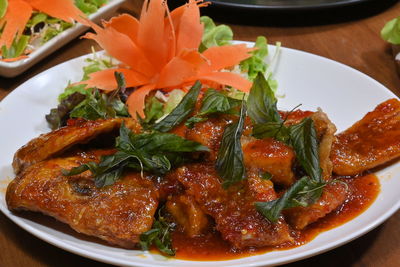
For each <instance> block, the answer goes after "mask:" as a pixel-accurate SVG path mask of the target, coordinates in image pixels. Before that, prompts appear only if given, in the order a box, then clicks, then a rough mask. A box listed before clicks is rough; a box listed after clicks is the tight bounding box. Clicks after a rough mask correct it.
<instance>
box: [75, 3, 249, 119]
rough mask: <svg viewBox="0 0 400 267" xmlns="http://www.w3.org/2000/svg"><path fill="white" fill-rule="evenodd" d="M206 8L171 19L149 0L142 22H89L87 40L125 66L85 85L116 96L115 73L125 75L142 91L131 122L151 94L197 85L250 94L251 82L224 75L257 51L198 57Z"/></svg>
mask: <svg viewBox="0 0 400 267" xmlns="http://www.w3.org/2000/svg"><path fill="white" fill-rule="evenodd" d="M204 5H205V4H204V3H202V1H201V0H200V1H195V0H189V2H188V3H187V4H185V5H183V6H180V7H178V8H177V9H175V10H173V11H172V12H171V13H170V12H169V10H168V7H167V5H166V3H165V1H163V0H151V1H148V0H146V1H145V2H144V5H143V8H142V12H141V15H140V20H137V19H136V18H134V17H132V16H130V15H128V14H122V15H120V16H117V17H114V18H112V19H111V20H110V21H108V22H103V27H100V26H97V25H96V24H94V23H92V22H90V21H88V24H89V25H90V26H91V27H92V28H93V29H94V31H95V33H88V34H86V35H85V36H84V37H85V38H89V39H93V40H95V41H96V42H97V43H98V44H99V45H100V46H101V47H102V48H103V49H104V50H105V51H106V52H107V53H108V54H109V55H111V56H112V57H114V58H116V59H117V60H119V61H120V62H121V65H120V67H119V68H118V69H107V70H102V71H98V72H95V73H93V74H91V75H90V76H89V79H88V80H86V81H84V82H81V83H83V84H86V85H87V87H97V88H99V89H102V90H106V91H112V90H115V89H116V88H117V83H116V81H115V79H114V72H115V71H118V72H122V73H124V75H125V78H126V85H127V86H128V87H137V89H136V90H135V91H133V93H132V94H131V95H130V96H129V98H128V100H127V105H128V109H129V113H130V114H131V115H132V117H136V114H139V115H140V116H143V115H144V114H143V107H144V101H145V98H146V96H147V95H148V94H149V93H150V92H151V91H152V90H156V89H163V90H165V91H169V90H172V89H175V88H183V87H185V86H187V85H191V84H193V83H194V82H195V81H196V80H200V81H201V82H202V83H203V84H209V85H211V84H212V85H215V84H219V85H228V86H232V87H234V88H237V89H239V90H241V91H244V92H248V90H249V89H250V87H251V84H252V83H251V82H250V81H248V80H247V79H245V78H243V77H242V76H240V75H239V74H235V73H232V72H227V71H223V70H224V69H226V68H228V67H232V66H235V65H237V64H239V63H240V62H241V61H243V60H244V59H246V58H248V57H250V56H251V55H250V54H249V52H250V51H252V48H247V46H246V45H244V44H239V45H226V46H216V47H211V48H209V49H207V50H205V51H204V52H203V53H200V52H199V51H198V48H199V45H200V44H201V40H202V36H203V25H202V24H201V22H200V10H199V7H201V6H204Z"/></svg>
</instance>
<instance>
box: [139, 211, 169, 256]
mask: <svg viewBox="0 0 400 267" xmlns="http://www.w3.org/2000/svg"><path fill="white" fill-rule="evenodd" d="M161 210H162V208H161V209H160V210H159V212H158V216H157V218H156V220H155V221H154V223H153V226H152V228H151V229H150V230H149V231H147V232H144V233H142V234H141V235H140V242H139V244H140V246H141V247H142V250H149V248H150V247H151V245H153V244H154V245H156V247H157V248H158V249H159V250H160V251H161V252H162V253H164V254H167V255H169V256H174V255H175V250H174V249H173V248H172V240H171V231H172V230H173V229H174V228H175V226H176V225H175V224H174V223H173V222H168V221H167V220H166V219H165V218H164V217H163V216H162V215H161Z"/></svg>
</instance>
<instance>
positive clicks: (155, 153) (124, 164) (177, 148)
mask: <svg viewBox="0 0 400 267" xmlns="http://www.w3.org/2000/svg"><path fill="white" fill-rule="evenodd" d="M116 148H117V150H118V151H117V152H116V153H115V154H112V155H108V156H104V157H102V158H101V160H100V163H98V164H97V163H94V162H89V163H87V164H83V165H81V166H79V167H76V168H72V169H71V170H69V171H63V174H64V175H67V176H70V175H76V174H79V173H81V172H84V171H86V170H90V171H91V173H92V174H93V176H94V178H95V185H96V186H97V187H103V186H107V185H111V184H113V183H115V181H117V180H118V179H120V178H121V175H122V173H123V170H124V169H126V168H131V169H133V170H135V171H146V172H151V173H155V174H165V173H166V172H168V171H169V170H171V168H172V167H175V166H177V165H179V164H182V163H183V162H185V161H187V160H189V159H190V157H189V156H188V155H187V154H186V153H189V152H205V151H209V149H208V148H207V147H205V146H203V145H201V144H200V143H197V142H194V141H189V140H186V139H184V138H182V137H180V136H178V135H175V134H171V133H157V132H153V133H142V134H134V133H133V132H132V131H131V130H130V129H128V128H127V127H125V125H121V128H120V133H119V137H117V139H116Z"/></svg>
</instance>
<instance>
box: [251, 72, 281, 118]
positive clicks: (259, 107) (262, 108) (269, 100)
mask: <svg viewBox="0 0 400 267" xmlns="http://www.w3.org/2000/svg"><path fill="white" fill-rule="evenodd" d="M247 106H248V114H249V116H250V118H251V119H252V120H253V122H254V124H262V123H267V122H277V123H281V122H282V119H281V117H280V115H279V112H278V108H277V99H276V97H275V94H274V92H273V90H272V89H271V87H270V86H269V84H268V82H267V81H266V79H265V77H264V75H263V74H262V73H258V75H257V77H256V79H255V80H254V82H253V86H252V87H251V89H250V94H249V97H248V98H247Z"/></svg>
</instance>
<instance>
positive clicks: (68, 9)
mask: <svg viewBox="0 0 400 267" xmlns="http://www.w3.org/2000/svg"><path fill="white" fill-rule="evenodd" d="M3 3H4V5H2V6H1V7H0V8H1V10H0V11H1V12H0V28H1V29H2V31H1V34H0V48H1V50H0V56H1V60H2V61H6V62H9V61H17V60H21V59H23V58H26V57H28V55H29V54H30V53H31V52H33V51H34V50H36V49H37V48H39V47H40V46H41V45H43V44H44V43H46V42H47V41H49V40H50V39H52V38H53V37H55V36H56V35H58V34H60V33H61V32H63V31H64V30H66V29H68V28H70V27H72V26H73V23H74V22H81V23H86V20H85V19H84V17H85V16H86V15H88V14H91V13H94V12H96V11H97V9H98V8H100V7H101V6H102V5H104V4H105V3H107V0H57V1H52V0H4V1H3Z"/></svg>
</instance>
